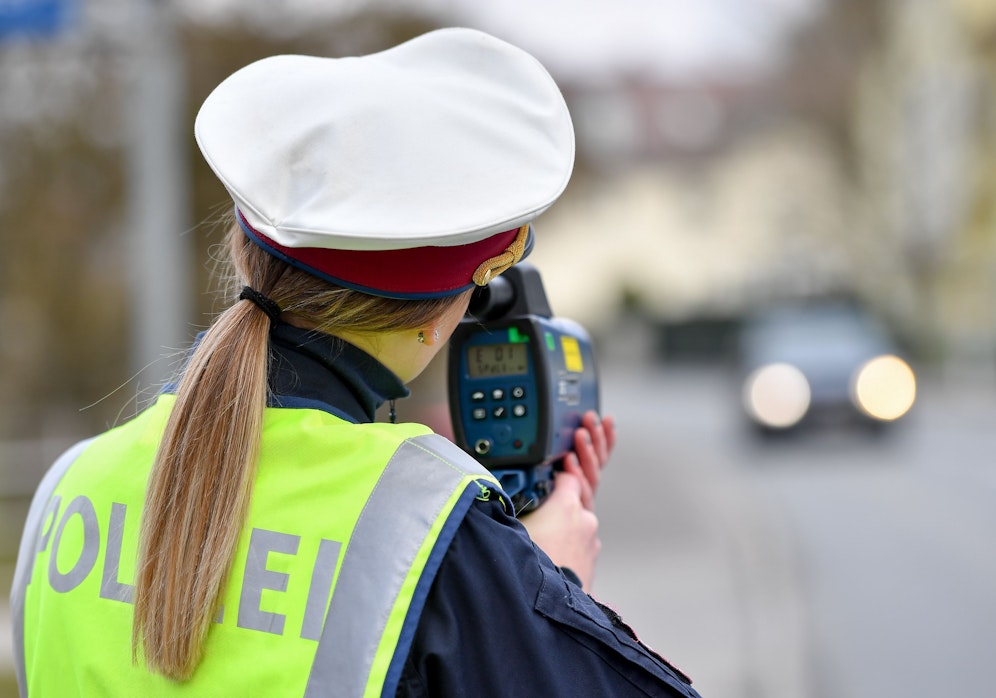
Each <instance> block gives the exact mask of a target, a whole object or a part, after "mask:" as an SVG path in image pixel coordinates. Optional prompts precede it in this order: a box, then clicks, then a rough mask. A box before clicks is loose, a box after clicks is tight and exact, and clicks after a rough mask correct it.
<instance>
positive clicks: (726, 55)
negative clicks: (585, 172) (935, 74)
mask: <svg viewBox="0 0 996 698" xmlns="http://www.w3.org/2000/svg"><path fill="white" fill-rule="evenodd" d="M825 1H826V0H611V1H609V0H493V1H490V2H488V1H484V0H352V1H348V0H343V1H341V2H334V3H332V2H327V1H326V0H283V1H282V2H279V3H271V2H268V1H267V2H261V3H253V2H248V1H247V0H183V5H184V7H185V9H186V10H187V11H188V12H190V13H191V14H192V15H195V16H197V15H200V16H203V17H205V18H208V17H213V18H217V17H218V16H219V15H228V14H229V13H232V12H238V13H249V14H252V15H256V16H257V17H259V18H260V20H261V23H263V24H264V26H265V25H270V26H273V23H274V22H280V20H281V19H282V20H283V21H284V23H294V20H295V19H297V20H301V19H302V18H306V17H314V16H316V15H324V16H330V15H335V14H337V13H342V12H344V11H346V12H351V11H356V10H357V9H360V8H363V7H371V6H380V7H384V6H399V7H408V8H415V9H417V10H420V11H423V12H430V13H432V14H434V15H436V16H438V17H440V19H441V20H443V21H444V22H445V23H449V24H459V25H464V26H470V27H474V28H478V29H482V30H484V31H488V32H490V33H492V34H495V35H496V36H499V37H501V38H503V39H506V40H507V41H510V42H512V43H514V44H516V45H518V46H520V47H522V48H523V49H525V50H527V51H529V52H530V53H532V54H534V55H535V56H536V57H537V58H539V59H540V61H541V62H543V63H544V64H545V65H546V66H547V67H548V68H549V69H550V70H551V72H553V73H555V74H557V75H558V76H560V77H563V76H569V77H571V78H581V77H587V78H589V79H598V78H600V77H608V76H610V75H618V74H619V72H621V71H624V72H635V71H649V72H652V73H655V74H657V75H661V76H663V77H666V78H672V79H681V78H695V77H700V76H702V75H703V74H710V73H715V72H722V73H724V74H726V75H728V76H729V75H730V74H731V73H733V74H737V73H741V74H745V75H746V76H749V75H751V74H754V73H756V72H757V71H763V70H765V69H766V68H767V67H769V66H770V65H772V63H774V62H776V61H777V60H778V58H779V56H780V51H781V47H782V45H783V41H784V38H785V36H786V35H787V33H788V32H789V31H790V30H791V29H793V28H794V27H796V26H798V24H799V23H801V22H805V21H806V20H807V19H808V18H809V17H811V16H812V15H813V14H814V13H815V12H816V11H817V10H818V9H819V7H820V6H821V5H822V3H823V2H825Z"/></svg>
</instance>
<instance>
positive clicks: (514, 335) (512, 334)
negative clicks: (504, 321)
mask: <svg viewBox="0 0 996 698" xmlns="http://www.w3.org/2000/svg"><path fill="white" fill-rule="evenodd" d="M508 341H509V342H511V343H512V344H526V343H527V342H529V336H528V335H524V334H519V328H518V327H509V328H508Z"/></svg>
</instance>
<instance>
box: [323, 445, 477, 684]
mask: <svg viewBox="0 0 996 698" xmlns="http://www.w3.org/2000/svg"><path fill="white" fill-rule="evenodd" d="M467 475H480V476H487V475H488V471H487V470H486V469H485V468H484V467H483V466H482V465H480V464H478V463H477V462H476V461H475V460H473V459H472V458H471V457H470V456H468V455H467V454H466V453H464V452H463V451H461V450H460V449H459V448H457V447H456V446H455V445H454V444H452V443H451V442H450V441H448V440H446V439H445V438H443V437H442V436H438V435H436V434H429V435H426V436H419V437H416V438H413V439H409V440H408V441H406V442H404V443H403V444H402V445H401V446H400V447H399V448H398V450H397V451H396V452H395V453H394V455H393V456H392V457H391V460H390V461H389V462H388V464H387V467H386V468H385V469H384V473H383V474H382V475H381V478H380V480H379V481H378V482H377V485H376V487H374V490H373V493H372V494H371V495H370V499H369V500H368V501H367V504H366V506H365V507H364V509H363V512H362V513H361V514H360V518H359V520H358V521H357V523H356V528H355V529H354V530H353V535H352V537H351V538H350V540H349V544H348V548H347V549H346V554H345V556H344V557H343V562H342V569H341V571H340V573H339V580H338V582H337V583H336V586H335V590H334V591H333V593H332V602H331V603H330V604H329V611H328V615H327V617H326V619H325V627H324V628H323V629H322V637H321V640H320V641H319V643H318V649H317V651H316V653H315V662H314V664H313V665H312V667H311V675H310V676H309V677H308V688H307V690H306V691H305V696H327V695H336V696H362V695H363V693H364V691H365V689H366V685H367V681H368V679H369V676H370V670H371V667H372V665H373V661H374V657H375V656H376V654H377V646H378V645H379V644H380V640H381V636H382V635H383V633H384V629H385V626H386V624H387V619H388V616H389V615H390V613H391V609H392V608H393V607H394V603H395V600H396V599H397V597H398V594H399V593H400V589H401V585H402V583H403V582H404V580H405V577H406V576H407V574H408V570H409V569H410V568H411V566H412V564H413V562H414V560H415V556H416V554H417V553H418V551H419V549H420V548H421V547H422V543H423V541H424V540H425V538H426V536H427V535H428V534H429V531H430V529H431V528H432V526H433V524H435V522H436V519H437V518H438V517H439V514H440V512H441V510H442V508H443V506H444V505H445V504H446V502H447V501H448V500H449V499H450V497H451V496H452V495H453V492H454V491H455V489H456V488H457V487H458V486H459V484H460V482H461V481H462V480H463V478H464V477H466V476H467Z"/></svg>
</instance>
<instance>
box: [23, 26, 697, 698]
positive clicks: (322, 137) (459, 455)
mask: <svg viewBox="0 0 996 698" xmlns="http://www.w3.org/2000/svg"><path fill="white" fill-rule="evenodd" d="M195 135H196V138H197V142H198V144H199V145H200V147H201V150H202V152H203V154H204V157H205V158H206V159H207V162H208V163H209V164H210V166H211V167H212V169H213V170H214V172H215V173H216V174H217V176H218V177H219V178H220V180H221V181H222V183H223V184H224V185H225V187H226V188H227V190H228V191H229V193H230V194H231V196H232V199H233V200H234V203H235V210H234V221H233V225H232V227H231V230H230V233H229V236H228V239H227V249H228V256H229V258H230V262H231V267H232V273H233V276H234V279H235V280H236V281H235V292H234V293H233V296H235V295H236V294H237V300H235V301H234V302H233V303H232V305H231V306H230V307H229V308H228V309H227V310H226V311H225V312H223V313H222V314H221V315H220V316H219V317H218V318H217V319H216V321H215V322H214V323H213V324H212V326H211V327H210V329H208V330H207V331H206V332H205V333H203V335H202V336H200V337H199V338H198V341H197V343H196V344H195V347H194V349H193V350H192V352H191V355H190V357H189V359H188V362H187V364H186V366H185V368H184V370H183V372H182V375H181V376H180V378H179V380H178V382H177V383H176V384H175V385H174V386H171V387H170V388H168V389H167V390H165V391H164V393H163V394H162V395H161V396H159V398H158V399H157V400H156V402H155V403H154V404H153V405H151V406H150V407H149V408H148V409H146V410H144V411H143V412H142V413H141V414H139V415H138V416H137V417H136V418H134V419H132V420H131V421H129V422H126V423H125V424H123V425H121V426H119V427H117V428H114V429H111V430H110V431H108V432H106V433H104V434H102V435H100V436H97V437H95V438H93V439H89V440H87V441H84V442H82V443H80V444H78V445H76V446H75V447H73V448H72V449H70V450H69V451H68V452H67V453H66V454H64V455H63V456H62V457H61V458H60V459H59V460H58V461H57V462H56V464H55V465H54V466H53V468H52V469H51V470H50V471H49V473H48V474H47V475H46V477H45V479H44V480H43V482H42V484H41V485H40V487H39V489H38V492H37V494H36V496H35V499H34V502H33V504H32V506H31V510H30V512H29V515H28V520H27V523H26V526H25V531H24V536H23V540H22V544H21V550H20V554H19V558H18V563H17V569H16V572H15V579H14V586H13V590H12V593H11V603H12V609H13V618H14V626H15V630H14V632H15V638H14V639H15V659H16V669H17V677H18V683H19V686H20V690H21V693H22V695H31V696H46V695H51V696H55V695H58V696H70V695H82V694H88V695H115V696H118V695H121V696H124V695H127V696H153V695H164V696H172V695H212V696H213V695H240V696H241V695H280V696H289V695H307V696H319V695H322V696H324V695H332V696H373V695H404V696H457V695H466V696H492V695H494V696H513V695H514V696H528V695H542V696H582V695H585V696H596V695H597V696H610V695H611V696H623V695H655V696H656V695H662V696H664V695H676V696H695V695H697V694H696V693H695V691H694V690H693V689H692V688H691V687H690V686H689V683H690V682H689V681H688V679H687V678H686V677H685V676H684V675H682V674H681V673H680V672H679V671H678V670H677V669H675V668H674V667H672V666H671V665H670V664H668V663H667V662H666V661H665V660H664V659H662V658H661V657H659V656H658V655H656V654H655V653H654V652H652V651H651V650H650V649H648V648H647V647H645V646H644V645H642V644H641V643H640V642H639V641H638V640H637V638H636V636H635V635H634V634H633V633H632V631H631V630H630V629H629V628H628V627H627V626H626V625H625V623H623V622H622V620H621V619H620V618H619V617H618V615H616V614H615V613H613V612H612V611H611V610H609V609H608V608H606V607H604V606H602V605H601V604H599V603H598V602H596V601H595V600H594V599H593V598H592V597H590V596H589V595H588V594H587V593H586V591H585V589H587V588H588V587H589V586H590V583H591V578H592V574H593V571H594V561H595V556H596V555H597V552H598V545H599V544H598V538H597V520H596V519H595V516H594V514H593V513H592V512H591V507H592V496H593V492H594V489H595V487H596V486H597V482H598V476H599V471H600V469H601V467H602V466H603V465H604V463H605V461H606V459H607V458H608V454H609V451H610V450H611V448H612V444H613V442H614V440H615V429H614V426H613V423H612V421H611V419H608V418H607V419H605V420H604V421H599V418H598V416H597V415H595V414H588V415H585V417H584V419H583V422H582V427H581V428H579V429H578V431H577V433H576V439H575V444H576V452H575V453H572V454H570V455H569V456H568V457H567V458H566V459H565V469H564V472H562V473H560V474H559V475H558V479H557V481H556V484H555V488H554V492H553V495H552V496H551V497H550V498H549V499H548V500H547V501H546V503H545V504H544V505H543V506H541V507H540V508H539V509H538V510H536V511H535V512H532V513H530V514H529V515H527V516H525V517H523V519H522V520H521V521H520V520H519V519H517V518H516V517H515V513H514V512H513V511H512V509H511V503H510V502H509V500H508V498H507V497H506V496H505V494H504V493H503V492H502V490H501V489H500V487H499V486H498V483H497V482H496V481H495V479H494V478H493V477H492V476H491V475H490V474H489V473H488V471H487V470H485V469H484V468H482V467H481V466H480V465H478V464H477V463H476V462H475V461H474V460H473V459H472V458H470V457H469V456H467V455H465V454H464V453H463V452H462V451H461V450H460V449H458V448H457V447H455V446H454V445H453V444H452V443H450V442H448V441H447V440H446V439H444V438H442V437H440V436H437V435H435V434H433V433H431V431H430V430H429V429H428V428H426V427H424V426H421V425H418V424H394V423H377V422H375V421H374V414H375V410H376V409H377V408H378V407H379V406H380V405H381V404H383V403H384V402H386V401H392V402H393V401H394V400H395V399H398V398H402V397H405V396H406V395H407V394H408V390H407V388H406V387H405V384H406V383H407V382H408V381H410V380H411V379H413V378H414V377H415V376H417V375H418V374H419V373H420V372H421V371H422V370H423V369H424V368H425V366H426V365H427V364H428V362H429V361H430V360H431V359H432V358H433V357H434V356H435V355H436V353H437V352H438V351H439V350H440V348H441V347H442V346H444V344H445V342H446V340H447V339H448V338H449V336H450V334H451V333H452V331H453V330H454V328H455V326H456V324H457V323H458V322H459V320H460V318H461V317H462V316H463V315H464V313H465V311H466V309H467V305H468V301H469V294H470V292H471V290H472V289H473V288H475V287H476V286H478V285H484V284H486V283H487V282H488V281H489V280H490V279H492V278H494V277H495V276H497V275H498V274H500V273H501V272H502V271H504V270H505V269H507V268H508V267H509V266H511V265H512V264H515V263H516V262H518V261H519V259H521V257H522V256H523V255H524V254H525V253H526V252H528V250H529V248H530V247H531V245H532V242H533V231H532V227H531V225H530V222H531V221H532V220H533V219H534V218H535V217H536V216H538V215H539V214H540V213H542V212H543V211H544V210H546V209H547V208H548V207H549V206H550V205H551V204H552V203H553V202H554V201H555V200H556V199H557V197H558V196H559V195H560V194H561V192H562V191H563V189H564V187H565V186H566V184H567V181H568V178H569V176H570V172H571V169H572V166H573V157H574V140H573V130H572V127H571V122H570V118H569V115H568V112H567V109H566V106H565V104H564V101H563V98H562V97H561V95H560V92H559V91H558V89H557V87H556V85H555V84H554V83H553V81H552V79H551V78H550V76H549V75H548V74H547V73H546V71H545V70H544V69H543V68H542V67H541V66H540V65H539V64H538V63H537V62H536V61H535V60H534V59H533V58H532V57H531V56H529V55H527V54H526V53H524V52H522V51H521V50H519V49H516V48H514V47H512V46H510V45H508V44H506V43H504V42H502V41H499V40H497V39H495V38H493V37H490V36H488V35H486V34H482V33H480V32H476V31H471V30H466V29H446V30H440V31H436V32H431V33H429V34H426V35H424V36H421V37H419V38H416V39H414V40H412V41H409V42H407V43H404V44H401V45H400V46H396V47H394V48H392V49H389V50H387V51H383V52H381V53H377V54H373V55H368V56H362V57H351V58H341V59H328V58H316V57H306V56H276V57H271V58H267V59H264V60H261V61H258V62H256V63H253V64H251V65H249V66H247V67H245V68H243V69H242V70H239V71H237V72H236V73H234V74H233V75H231V76H230V77H229V78H227V79H226V80H224V81H223V82H222V83H221V84H220V85H219V86H218V87H217V88H216V89H215V90H214V92H213V93H212V94H211V95H210V96H209V97H208V98H207V100H206V101H205V103H204V104H203V106H202V108H201V110H200V112H199V113H198V116H197V119H196V123H195ZM392 422H393V420H392Z"/></svg>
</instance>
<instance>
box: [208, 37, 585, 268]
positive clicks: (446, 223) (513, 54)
mask: <svg viewBox="0 0 996 698" xmlns="http://www.w3.org/2000/svg"><path fill="white" fill-rule="evenodd" d="M194 130H195V135H196V138H197V142H198V144H199V145H200V148H201V151H202V152H203V154H204V157H205V159H206V160H207V162H208V163H209V164H210V166H211V168H212V169H213V170H214V172H215V174H217V176H218V177H219V178H220V179H221V181H222V183H224V185H225V187H226V188H227V189H228V191H229V193H230V194H231V196H232V198H233V199H234V200H235V204H236V208H237V209H238V211H239V213H240V214H241V217H242V218H243V219H244V221H243V222H244V224H247V225H248V227H249V229H251V230H252V231H254V232H256V233H259V234H261V235H262V236H264V237H265V238H266V239H268V240H269V241H272V242H273V243H276V245H275V246H276V247H277V248H278V249H280V250H281V251H282V253H286V254H288V255H289V256H290V257H294V256H295V253H294V249H296V248H322V249H325V250H368V251H375V250H403V249H408V248H414V247H425V246H442V247H450V246H459V245H468V244H471V243H475V242H479V241H481V240H484V239H486V238H488V237H490V236H493V235H495V234H497V233H503V232H507V231H514V230H515V229H517V228H519V227H521V226H523V225H525V224H527V223H528V222H529V221H531V220H532V219H533V218H535V217H536V216H538V215H539V214H540V213H542V212H543V211H544V210H546V209H547V208H548V207H549V206H550V205H551V204H552V203H553V202H554V201H555V200H556V199H557V197H559V196H560V194H561V193H562V192H563V190H564V188H565V187H566V186H567V182H568V180H569V178H570V175H571V170H572V169H573V164H574V132H573V128H572V125H571V120H570V115H569V113H568V111H567V106H566V105H565V103H564V99H563V96H562V95H561V93H560V90H559V89H558V88H557V86H556V84H555V83H554V81H553V79H552V78H551V77H550V75H549V74H548V73H547V71H546V70H545V69H544V68H543V67H542V66H541V65H540V64H539V62H538V61H536V59H534V58H533V57H532V56H530V55H529V54H528V53H526V52H524V51H522V50H521V49H518V48H516V47H514V46H512V45H510V44H508V43H505V42H504V41H501V40H499V39H496V38H494V37H492V36H489V35H487V34H484V33H482V32H479V31H476V30H471V29H457V28H455V29H442V30H438V31H433V32H430V33H428V34H425V35H423V36H420V37H418V38H415V39H412V40H411V41H408V42H406V43H403V44H400V45H399V46H396V47H394V48H391V49H388V50H386V51H382V52H380V53H375V54H371V55H367V56H361V57H349V58H319V57H311V56H292V55H287V56H274V57H271V58H265V59H263V60H260V61H258V62H256V63H252V64H250V65H248V66H246V67H245V68H242V69H241V70H239V71H237V72H236V73H234V74H233V75H231V76H230V77H228V78H227V79H225V80H224V81H223V82H222V83H221V84H220V85H219V86H218V87H217V88H216V89H215V90H214V91H213V92H212V93H211V94H210V95H209V96H208V98H207V100H206V101H205V102H204V104H203V106H202V107H201V109H200V112H199V113H198V115H197V119H196V122H195V127H194ZM288 249H289V250H290V251H289V252H288Z"/></svg>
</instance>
